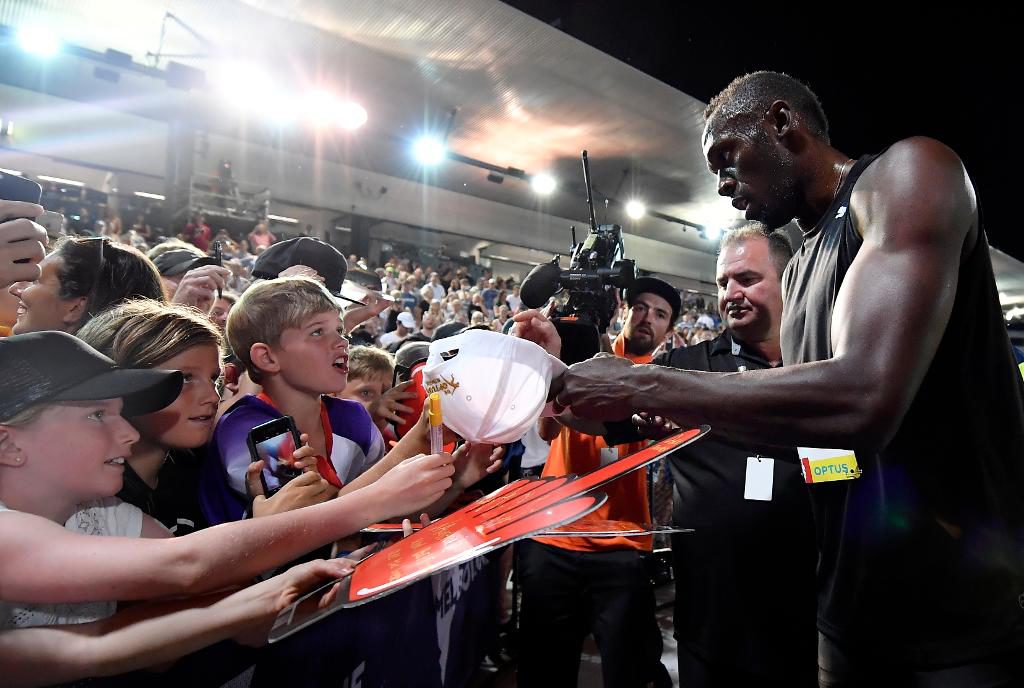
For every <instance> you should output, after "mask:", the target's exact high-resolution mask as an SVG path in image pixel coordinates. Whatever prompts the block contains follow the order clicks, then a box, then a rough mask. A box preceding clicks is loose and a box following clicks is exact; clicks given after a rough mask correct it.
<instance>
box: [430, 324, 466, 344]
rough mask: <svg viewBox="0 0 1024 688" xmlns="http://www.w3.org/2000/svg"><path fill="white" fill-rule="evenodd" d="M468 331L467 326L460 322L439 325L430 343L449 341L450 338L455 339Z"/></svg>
mask: <svg viewBox="0 0 1024 688" xmlns="http://www.w3.org/2000/svg"><path fill="white" fill-rule="evenodd" d="M464 329H466V326H465V325H463V324H462V323H460V322H459V321H458V320H453V321H452V322H446V323H445V324H444V325H438V326H437V327H435V328H434V336H433V337H432V338H431V340H430V341H432V342H436V341H438V340H440V339H448V337H454V336H455V335H457V334H459V333H460V332H462V331H463V330H464Z"/></svg>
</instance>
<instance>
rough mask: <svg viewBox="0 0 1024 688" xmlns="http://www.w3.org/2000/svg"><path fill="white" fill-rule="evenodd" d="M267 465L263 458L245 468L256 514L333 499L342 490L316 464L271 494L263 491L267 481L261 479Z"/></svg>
mask: <svg viewBox="0 0 1024 688" xmlns="http://www.w3.org/2000/svg"><path fill="white" fill-rule="evenodd" d="M263 466H264V462H263V461H254V462H252V463H251V464H249V468H248V469H247V470H246V472H245V484H246V489H247V490H248V492H249V495H250V496H251V497H252V498H253V499H252V515H253V518H259V517H260V516H270V515H271V514H282V513H284V512H286V511H292V510H294V509H301V508H302V507H304V506H313V505H314V504H320V503H321V502H326V501H327V500H328V499H333V498H334V497H335V496H336V495H337V494H338V489H337V488H336V487H334V486H333V485H331V484H330V483H329V482H327V481H326V480H324V479H323V478H321V477H320V474H319V473H318V472H317V471H316V469H315V468H314V470H312V471H307V472H305V473H303V474H302V475H300V476H299V477H298V478H295V479H293V480H289V481H288V482H287V483H285V485H284V486H283V487H282V488H281V489H280V490H278V491H277V492H275V493H274V494H273V495H272V496H270V497H267V496H266V495H265V494H264V493H263V481H261V480H260V471H262V470H263Z"/></svg>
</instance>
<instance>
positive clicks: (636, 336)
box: [625, 332, 656, 356]
mask: <svg viewBox="0 0 1024 688" xmlns="http://www.w3.org/2000/svg"><path fill="white" fill-rule="evenodd" d="M625 339H626V353H627V354H632V355H633V356H646V355H647V354H649V353H651V352H652V351H654V348H655V346H656V345H655V343H654V337H652V336H651V335H649V334H647V333H646V332H636V333H633V334H631V335H630V336H629V337H626V338H625Z"/></svg>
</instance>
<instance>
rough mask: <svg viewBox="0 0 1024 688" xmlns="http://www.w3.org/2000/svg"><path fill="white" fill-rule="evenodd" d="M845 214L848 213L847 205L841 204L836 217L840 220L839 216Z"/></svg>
mask: <svg viewBox="0 0 1024 688" xmlns="http://www.w3.org/2000/svg"><path fill="white" fill-rule="evenodd" d="M844 215H846V206H845V205H844V206H841V207H840V208H839V212H837V213H836V219H837V220H838V219H839V218H841V217H842V216H844Z"/></svg>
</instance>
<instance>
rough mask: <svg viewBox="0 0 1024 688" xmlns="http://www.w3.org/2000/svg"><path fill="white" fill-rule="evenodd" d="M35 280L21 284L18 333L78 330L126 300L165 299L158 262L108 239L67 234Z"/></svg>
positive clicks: (17, 289)
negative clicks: (156, 266) (96, 316)
mask: <svg viewBox="0 0 1024 688" xmlns="http://www.w3.org/2000/svg"><path fill="white" fill-rule="evenodd" d="M40 268H41V273H42V274H41V275H40V277H39V279H38V280H36V281H34V282H19V283H16V284H14V285H12V286H11V288H10V292H11V294H12V295H14V296H15V297H17V298H18V320H17V322H16V324H15V325H14V327H13V331H14V332H15V333H16V334H23V333H26V332H38V331H41V330H61V331H64V332H72V333H73V332H76V331H77V330H78V329H79V328H80V327H82V326H83V325H85V323H87V322H89V319H90V318H92V317H93V316H94V315H96V314H98V313H100V312H102V311H104V310H106V309H107V308H110V307H111V306H114V305H117V304H119V303H121V302H122V301H125V300H126V299H132V298H149V299H155V300H157V301H163V300H164V296H163V290H162V289H161V285H160V276H159V275H158V274H157V272H156V269H155V268H154V267H153V263H152V262H150V261H149V260H148V259H147V258H146V257H145V256H144V255H142V254H141V253H140V252H139V251H138V250H136V249H134V248H131V247H130V246H123V245H120V244H112V243H110V241H109V240H107V239H106V238H100V237H96V238H89V239H84V238H78V237H67V238H65V239H64V240H63V241H61V243H60V244H58V246H57V248H56V250H54V251H53V253H51V254H50V255H48V256H47V257H46V258H45V259H44V260H43V261H42V263H40Z"/></svg>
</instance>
